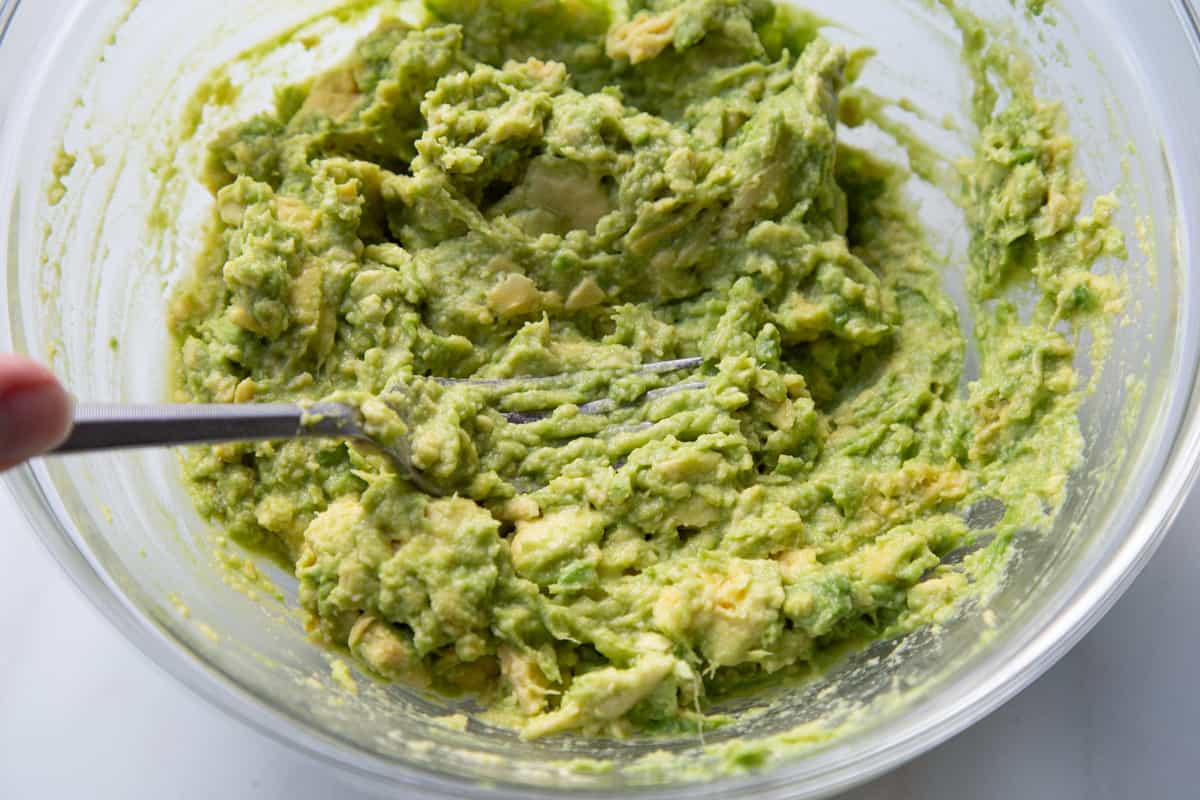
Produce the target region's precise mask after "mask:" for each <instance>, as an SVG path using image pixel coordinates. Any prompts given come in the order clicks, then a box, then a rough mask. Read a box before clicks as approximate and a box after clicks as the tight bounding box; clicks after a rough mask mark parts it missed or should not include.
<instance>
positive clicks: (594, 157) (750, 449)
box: [172, 0, 1124, 737]
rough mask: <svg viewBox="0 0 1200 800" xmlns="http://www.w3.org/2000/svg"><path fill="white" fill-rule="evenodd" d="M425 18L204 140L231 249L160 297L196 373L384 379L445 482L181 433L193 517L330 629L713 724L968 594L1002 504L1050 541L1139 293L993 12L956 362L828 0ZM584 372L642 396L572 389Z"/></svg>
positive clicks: (572, 717)
mask: <svg viewBox="0 0 1200 800" xmlns="http://www.w3.org/2000/svg"><path fill="white" fill-rule="evenodd" d="M946 5H947V6H949V3H948V2H947V3H946ZM951 10H952V11H954V9H953V8H952V7H951ZM429 12H430V15H429V16H430V19H429V21H428V24H426V25H424V26H422V27H417V28H413V27H409V26H408V25H406V24H403V23H400V22H388V23H385V24H384V25H382V26H381V27H380V28H379V29H378V30H377V31H376V32H374V33H373V34H371V35H370V36H368V37H367V38H365V39H364V40H363V41H361V42H360V43H359V44H358V45H357V47H356V48H355V51H354V53H353V55H352V56H350V57H349V58H348V60H347V61H346V62H345V63H344V64H343V65H341V66H340V67H338V68H336V69H333V70H332V71H329V72H326V73H324V74H321V75H318V76H316V77H315V78H313V79H312V80H311V81H309V82H307V83H305V84H303V85H297V86H287V87H282V88H281V89H280V90H279V91H278V94H277V103H276V107H275V108H274V109H273V110H272V111H270V112H269V113H264V114H262V115H260V116H258V117H255V118H253V119H250V120H248V121H246V122H245V123H244V124H241V125H238V126H237V127H235V128H232V129H230V130H228V131H226V132H225V133H224V134H222V135H221V136H220V137H218V139H217V140H216V141H214V142H212V145H211V149H210V158H209V162H208V164H207V166H206V169H205V177H206V180H207V183H208V185H209V186H210V188H211V189H212V191H213V193H214V195H215V197H216V203H215V209H216V211H215V213H216V219H215V221H214V228H213V231H214V232H213V239H212V242H211V246H210V247H209V249H208V252H207V254H206V256H205V258H204V260H203V263H202V264H201V266H200V269H199V272H198V274H197V276H196V278H195V280H194V281H193V283H192V284H191V285H190V286H189V287H188V288H187V289H186V291H184V292H182V293H180V294H179V295H178V296H177V297H176V299H175V301H174V306H173V313H172V319H173V322H172V324H173V332H174V335H175V337H176V341H177V343H178V373H177V378H178V386H179V390H180V393H181V395H182V398H183V399H186V400H189V401H194V402H258V401H284V400H286V401H297V400H306V401H315V400H336V401H341V402H352V403H355V404H357V405H358V406H359V407H361V408H362V409H363V414H364V417H365V418H366V419H367V421H368V423H369V424H371V425H373V426H374V427H375V429H376V430H377V431H379V432H380V435H384V436H397V435H403V436H406V437H408V440H409V441H410V442H411V446H412V453H413V459H414V462H415V463H416V465H417V466H418V467H419V468H420V469H421V471H422V472H423V473H424V474H425V475H426V476H428V477H429V479H430V480H432V481H435V482H437V483H438V484H439V485H442V486H445V487H446V488H447V494H448V496H446V497H432V496H429V495H426V494H424V493H422V492H420V491H418V490H416V489H415V488H414V487H413V486H411V485H409V484H408V483H406V481H405V480H404V479H403V478H402V477H401V476H400V475H398V474H397V471H396V470H395V468H394V467H393V465H392V464H391V463H390V462H389V461H388V460H387V459H386V458H384V457H383V456H381V455H380V454H379V453H376V452H373V451H372V450H370V449H369V448H363V447H358V446H354V445H348V444H346V443H343V442H340V441H335V440H330V441H293V442H286V443H267V444H241V445H223V446H220V447H214V448H205V449H201V450H197V451H195V452H193V453H192V454H190V455H189V456H188V457H187V459H186V465H185V466H186V474H187V479H188V481H189V484H190V487H191V489H192V493H193V496H194V498H195V501H196V503H197V504H198V507H199V509H200V510H201V512H202V513H203V514H205V515H206V516H207V517H208V518H210V519H211V520H212V521H213V522H214V523H215V524H216V525H217V526H219V527H220V528H222V529H224V530H226V531H228V532H229V533H230V534H231V535H232V536H233V537H234V538H235V539H236V540H237V541H239V542H241V543H243V544H245V545H247V546H250V547H254V548H258V549H263V550H267V551H269V552H271V553H273V554H274V555H276V556H277V557H279V558H281V559H283V560H284V561H286V562H287V563H288V564H289V565H292V566H294V569H295V574H296V577H297V579H298V581H299V586H300V601H301V603H302V604H303V607H304V609H305V610H306V612H307V614H308V620H309V625H310V627H311V631H312V634H313V636H314V637H315V638H316V639H317V640H319V641H321V642H323V643H325V644H327V645H329V646H332V647H335V648H339V649H345V650H348V651H349V652H350V653H351V654H353V656H354V657H355V658H356V659H357V661H358V662H359V664H360V665H361V666H362V667H363V668H365V669H367V670H368V671H369V672H371V673H373V674H374V675H376V676H379V677H382V678H385V679H389V680H396V681H403V682H405V683H408V684H410V685H414V686H417V687H429V688H434V689H437V690H439V691H443V692H469V693H473V694H475V695H477V696H478V697H479V698H480V701H481V703H482V704H483V705H484V706H485V707H486V708H487V709H488V714H489V715H490V718H492V719H494V720H497V721H501V722H504V723H506V724H511V725H513V726H515V727H518V728H519V729H520V730H521V731H522V733H523V734H524V735H526V736H530V737H536V736H544V735H549V734H555V733H560V732H564V731H579V732H585V733H611V734H621V733H631V732H632V733H670V732H676V731H688V730H697V729H703V727H704V726H705V725H715V724H719V722H720V718H719V717H716V716H712V715H708V714H706V707H707V706H708V704H709V703H711V701H713V700H714V699H719V698H720V697H722V696H725V695H727V694H728V693H730V692H732V691H735V690H742V689H745V688H746V687H754V686H761V685H764V683H766V682H775V681H781V680H784V679H786V678H788V677H793V676H797V675H802V674H804V673H805V672H806V671H808V670H811V669H813V668H817V667H820V666H821V665H822V664H824V663H827V662H828V661H829V660H830V659H832V658H834V657H835V656H836V655H837V654H838V653H839V652H840V651H842V650H844V648H845V647H846V646H848V645H853V644H855V643H861V642H864V641H870V640H873V639H876V638H879V637H881V636H886V635H892V634H895V633H897V632H901V631H903V630H906V629H910V628H912V627H913V626H916V625H920V624H924V623H927V622H929V621H936V620H938V619H941V618H943V617H944V615H945V614H947V613H949V611H950V609H951V608H952V607H953V606H954V604H955V603H956V601H957V600H958V599H960V598H961V597H962V596H964V594H965V593H966V592H967V591H968V588H969V584H970V583H971V581H972V576H971V575H970V574H969V571H966V570H964V568H963V567H962V564H961V563H959V564H958V565H957V566H954V565H951V564H950V563H945V564H943V563H942V561H943V557H944V556H946V555H947V554H949V553H950V552H951V551H954V550H956V549H957V548H961V547H963V546H965V545H969V544H971V542H972V541H973V539H974V538H975V537H976V536H977V533H978V532H976V531H973V530H971V528H972V527H974V526H969V525H968V523H967V521H966V517H967V516H968V514H967V512H968V509H970V508H971V507H973V506H975V505H976V504H978V503H980V502H990V503H991V504H992V507H993V508H1003V509H1004V513H1003V519H1001V520H999V521H998V522H996V524H995V525H994V526H992V527H991V529H990V531H989V533H990V534H994V535H995V536H996V537H997V538H996V540H995V541H996V543H997V544H996V545H994V547H1000V546H1001V545H1002V543H1003V542H1005V541H1007V537H1008V536H1011V534H1012V533H1013V532H1014V531H1016V530H1018V529H1039V528H1043V527H1045V525H1046V523H1047V521H1048V520H1049V519H1050V518H1051V517H1052V516H1053V514H1054V513H1055V511H1056V509H1057V507H1058V505H1059V503H1060V501H1061V498H1062V493H1063V487H1064V483H1065V481H1066V478H1067V476H1068V473H1069V471H1070V470H1071V469H1072V468H1073V467H1074V466H1075V464H1076V463H1077V461H1078V457H1079V452H1080V448H1081V437H1080V433H1079V427H1078V424H1077V420H1076V409H1077V405H1078V402H1079V398H1078V391H1079V388H1080V387H1079V384H1080V379H1079V377H1078V376H1077V375H1076V372H1075V369H1074V367H1073V362H1074V358H1075V354H1076V347H1077V339H1078V336H1079V333H1080V331H1081V330H1083V328H1084V327H1085V326H1086V325H1088V324H1091V323H1092V322H1099V321H1102V320H1103V318H1104V317H1105V316H1106V315H1107V314H1110V313H1111V312H1113V311H1115V310H1116V309H1117V308H1118V307H1119V304H1120V300H1119V293H1118V292H1117V290H1116V289H1115V288H1114V285H1113V284H1112V283H1111V281H1110V279H1108V278H1103V277H1100V276H1099V275H1098V274H1097V273H1095V272H1093V271H1092V268H1093V266H1094V265H1095V263H1096V261H1097V260H1098V259H1100V258H1101V257H1105V256H1118V257H1119V256H1122V255H1123V253H1124V246H1123V242H1122V238H1121V235H1120V233H1119V232H1118V231H1116V229H1115V228H1113V227H1112V225H1111V224H1110V218H1111V215H1112V213H1113V211H1114V208H1115V201H1114V200H1113V199H1112V198H1109V197H1104V198H1101V199H1100V200H1098V201H1096V204H1095V207H1094V210H1093V211H1092V212H1091V213H1089V214H1084V213H1083V208H1082V195H1083V186H1082V184H1081V182H1080V180H1079V178H1078V175H1077V173H1076V171H1075V168H1074V167H1073V164H1072V158H1073V153H1072V142H1071V139H1070V138H1069V137H1067V136H1066V135H1065V133H1064V130H1065V125H1064V122H1063V119H1062V114H1061V111H1060V110H1059V109H1058V108H1057V107H1056V106H1053V105H1048V104H1043V103H1041V102H1039V101H1038V100H1037V99H1036V98H1035V97H1034V96H1033V94H1032V91H1031V90H1029V88H1028V86H1027V85H1026V84H1025V83H1023V82H1021V81H1019V80H1017V79H1015V78H1012V79H1010V77H1011V76H1010V77H1006V76H1009V72H1007V71H1006V69H1005V66H1006V65H1005V62H1004V60H1003V59H1002V58H1001V57H1000V56H998V55H997V53H996V52H995V51H992V50H989V49H988V48H987V46H986V43H985V42H984V40H983V38H982V36H981V35H979V34H978V31H972V30H971V25H972V24H973V23H972V21H971V19H970V18H969V17H966V16H965V15H963V14H961V13H960V12H957V11H954V13H955V14H956V15H957V16H958V21H959V24H960V25H961V26H962V27H964V29H966V33H967V34H968V35H967V36H966V37H965V38H964V41H965V42H966V43H967V50H968V53H967V55H968V57H969V59H970V61H971V63H972V64H973V65H974V67H975V69H974V72H975V77H976V79H977V82H978V84H979V85H978V87H977V92H976V97H975V117H976V122H977V123H978V125H979V128H980V138H979V142H980V144H979V150H978V153H977V156H976V158H975V159H973V160H972V161H970V162H969V163H966V164H963V165H961V171H962V175H963V177H964V180H963V187H962V190H961V199H962V202H963V205H964V208H965V211H966V217H967V220H968V222H969V224H970V226H971V230H972V246H971V259H970V264H968V265H959V266H960V268H961V269H964V270H966V272H967V275H968V281H967V284H968V290H969V293H970V295H971V298H970V299H971V305H972V309H973V316H974V320H973V326H974V337H975V341H976V346H977V349H978V354H979V360H980V370H979V377H978V379H976V380H972V381H969V382H965V381H964V361H965V353H966V349H967V348H966V341H967V340H966V333H965V332H964V326H963V323H962V321H961V320H960V319H959V315H958V312H957V310H956V307H955V305H954V304H953V303H952V302H951V300H950V299H949V298H948V297H947V296H946V294H945V293H944V292H943V289H942V280H941V275H940V273H939V262H938V258H937V257H936V256H935V254H934V253H932V252H931V251H930V248H929V247H928V245H927V244H926V239H925V237H924V235H923V232H922V230H921V227H920V225H919V224H918V223H917V221H916V217H915V215H914V214H913V213H911V211H910V210H909V204H908V203H906V201H905V198H904V194H903V191H902V187H903V185H904V183H905V182H906V181H907V180H908V179H909V174H908V172H907V170H906V169H905V168H903V167H902V166H900V165H894V164H890V163H887V162H886V161H884V160H881V159H880V158H878V157H876V156H874V155H872V154H870V153H868V152H864V151H860V150H855V149H853V148H850V147H847V146H845V145H843V144H839V137H838V125H839V122H838V120H839V98H841V97H842V96H843V94H845V96H846V97H847V98H848V99H849V98H850V97H851V94H849V93H848V90H849V87H848V84H849V79H848V78H849V77H852V76H853V74H854V73H855V72H856V69H857V68H856V66H855V62H854V60H853V59H851V58H850V57H849V56H848V55H847V53H846V52H845V51H844V50H843V49H841V48H840V47H838V46H834V45H832V44H830V43H829V42H828V41H826V40H825V39H823V38H821V37H820V36H819V35H818V31H817V26H816V24H815V22H814V20H813V19H812V18H810V17H808V16H806V15H804V14H802V13H799V12H796V11H795V10H785V9H784V8H782V7H778V6H776V5H774V4H772V3H771V2H769V1H768V0H651V1H650V2H634V3H630V4H628V6H626V5H625V4H621V5H620V6H615V7H614V8H609V7H608V6H606V5H602V4H597V3H593V2H589V0H563V2H550V3H536V4H532V5H529V4H525V3H522V2H519V0H509V1H508V2H500V3H494V2H472V0H437V1H436V2H433V3H432V5H431V6H430V8H429ZM1013 74H1016V73H1013ZM996 81H1000V82H1002V83H1003V86H1002V87H1001V88H1003V89H1005V90H1007V91H1005V92H1002V91H998V90H997V89H996V88H994V87H993V83H994V82H996ZM1001 94H1007V95H1011V99H1010V100H1009V99H1006V103H1005V105H1004V106H1003V108H1001V106H1000V104H999V102H998V101H997V97H998V96H1000V95H1001ZM860 99H861V98H860ZM856 109H857V110H856V111H853V112H848V111H847V109H846V108H843V109H841V110H842V112H843V113H842V116H843V117H845V118H847V120H848V121H849V119H850V118H851V117H856V119H854V120H853V121H854V122H855V123H858V122H862V121H863V120H862V119H858V118H857V117H861V114H860V113H858V112H860V111H861V110H862V104H861V103H859V104H858V105H857V106H856ZM1015 295H1023V296H1025V297H1029V296H1031V295H1032V296H1033V297H1034V298H1035V302H1034V304H1033V311H1032V312H1031V313H1025V314H1022V313H1019V312H1018V306H1017V305H1016V303H1015V302H1014V301H1013V300H1011V299H1010V298H1011V297H1013V296H1015ZM696 356H699V357H702V358H703V360H704V364H703V366H702V367H700V368H698V369H695V370H691V371H689V372H687V373H684V374H670V375H658V376H644V375H638V374H636V373H635V372H634V371H633V369H634V368H635V367H636V366H637V365H639V364H643V363H647V362H652V361H660V360H664V359H675V358H684V357H696ZM566 373H570V374H574V375H576V378H575V379H573V380H564V381H558V382H555V381H545V380H538V378H539V377H544V376H556V375H563V374H566ZM429 376H438V377H448V378H480V379H493V380H494V379H511V380H507V381H502V382H499V383H493V384H490V385H470V384H450V385H446V384H443V383H439V382H435V381H431V380H428V378H429ZM680 382H685V383H692V384H696V387H695V388H692V389H690V390H687V391H682V392H677V393H673V394H668V395H665V396H655V395H652V396H651V398H652V399H646V393H647V392H648V391H650V390H652V389H656V388H660V387H662V386H666V385H671V384H676V383H680ZM596 397H613V398H614V399H615V400H616V401H617V403H616V405H617V408H616V410H615V411H613V412H612V413H611V414H609V415H606V416H593V415H586V414H580V413H578V405H579V404H581V403H583V402H586V401H587V400H591V399H595V398H596ZM547 405H556V406H559V410H558V411H557V412H556V413H554V414H552V415H550V416H547V417H545V418H539V419H534V421H532V422H528V423H527V424H513V423H511V422H509V421H508V420H507V419H506V418H505V417H504V416H502V412H504V411H512V410H529V409H535V408H544V407H546V406H547ZM997 501H998V502H997ZM1001 504H1002V505H1001Z"/></svg>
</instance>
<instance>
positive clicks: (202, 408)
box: [52, 403, 356, 453]
mask: <svg viewBox="0 0 1200 800" xmlns="http://www.w3.org/2000/svg"><path fill="white" fill-rule="evenodd" d="M355 422H356V415H355V412H354V410H353V409H351V408H349V407H347V406H341V405H336V404H330V403H324V404H319V405H315V406H312V407H311V408H307V409H306V408H302V407H300V406H298V405H292V404H288V403H262V404H257V405H256V404H242V403H237V404H234V403H230V404H203V405H168V404H161V405H110V404H102V403H83V404H80V405H79V406H77V407H76V409H75V426H74V428H73V429H72V430H71V434H70V435H69V436H68V437H67V440H66V441H65V442H63V443H62V444H61V445H60V446H59V447H57V448H56V449H55V450H53V451H52V452H54V453H83V452H91V451H95V450H115V449H123V448H134V447H155V446H161V445H182V444H215V443H219V442H243V441H263V440H282V439H295V438H298V437H310V436H337V435H339V434H340V435H346V432H347V431H350V430H352V429H353V427H354V425H355Z"/></svg>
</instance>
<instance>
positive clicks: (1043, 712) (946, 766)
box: [0, 487, 1200, 800]
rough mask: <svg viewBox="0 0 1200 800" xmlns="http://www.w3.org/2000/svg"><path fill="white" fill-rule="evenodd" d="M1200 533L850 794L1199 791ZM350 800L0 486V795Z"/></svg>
mask: <svg viewBox="0 0 1200 800" xmlns="http://www.w3.org/2000/svg"><path fill="white" fill-rule="evenodd" d="M1197 523H1200V493H1196V494H1193V496H1192V499H1191V501H1190V502H1189V503H1188V506H1187V507H1186V508H1185V509H1184V512H1183V514H1182V515H1181V517H1180V519H1179V521H1178V522H1177V523H1176V525H1175V528H1174V530H1173V531H1172V533H1171V536H1170V538H1169V539H1168V540H1167V543H1166V544H1165V545H1164V546H1163V548H1162V549H1161V550H1160V551H1159V553H1158V555H1157V557H1156V558H1155V559H1154V561H1153V562H1152V563H1151V565H1150V566H1149V567H1148V568H1147V570H1146V571H1145V572H1144V573H1143V574H1142V576H1141V577H1140V578H1139V579H1138V581H1137V583H1135V584H1134V586H1133V588H1132V589H1131V590H1130V591H1129V593H1128V594H1127V595H1126V596H1125V597H1124V598H1123V599H1122V600H1121V602H1120V603H1119V604H1118V605H1117V607H1116V608H1115V609H1114V610H1113V612H1112V613H1110V614H1109V615H1108V617H1106V618H1105V619H1104V621H1103V622H1101V623H1100V625H1099V626H1098V627H1097V628H1096V629H1095V631H1093V632H1092V633H1091V634H1090V635H1089V636H1088V637H1087V638H1086V639H1085V640H1084V641H1083V642H1082V644H1080V645H1079V646H1078V647H1077V648H1076V649H1075V650H1074V651H1073V652H1072V653H1071V654H1070V655H1069V656H1067V658H1066V659H1064V660H1063V661H1062V662H1061V663H1059V664H1058V666H1056V667H1055V668H1054V669H1053V670H1051V671H1050V672H1049V673H1048V674H1047V675H1046V676H1044V677H1043V678H1042V679H1041V680H1039V681H1038V682H1037V683H1035V684H1034V685H1033V686H1032V687H1030V688H1029V689H1028V690H1026V691H1025V692H1024V693H1023V694H1022V695H1020V696H1019V697H1017V698H1016V699H1015V700H1013V701H1012V702H1010V703H1009V704H1008V705H1006V706H1005V707H1004V708H1002V709H1001V710H1000V711H998V712H997V713H995V714H993V715H992V716H991V717H989V718H988V719H987V720H985V721H984V722H983V723H981V724H980V725H978V726H976V727H974V728H972V729H971V730H969V731H967V732H966V733H964V734H962V735H960V736H958V737H957V738H955V739H953V740H951V741H950V742H949V743H947V744H945V745H943V746H942V747H941V748H939V749H937V750H935V751H934V752H933V753H931V754H929V755H927V756H925V757H924V758H922V759H920V760H918V761H917V762H915V763H913V764H911V765H909V766H907V767H904V768H902V769H901V770H899V771H898V772H895V773H893V774H891V775H889V776H887V777H886V778H883V779H881V780H879V781H877V782H875V783H873V784H871V785H870V786H868V787H866V788H865V789H862V790H860V791H857V792H854V793H853V794H851V795H849V797H850V798H853V800H901V799H903V800H907V799H908V798H913V799H914V800H940V799H941V798H945V799H946V800H951V799H953V800H966V799H967V798H973V799H974V800H991V798H1021V799H1022V800H1036V799H1038V798H1054V800H1073V799H1074V798H1080V799H1081V800H1082V799H1083V798H1086V799H1087V800H1110V798H1111V800H1129V799H1130V798H1137V799H1138V800H1142V799H1145V800H1150V799H1151V798H1153V799H1154V800H1158V798H1195V797H1198V796H1200V787H1198V786H1197V785H1196V781H1195V777H1194V776H1195V774H1196V761H1197V759H1200V691H1197V686H1196V680H1195V676H1196V673H1197V667H1198V665H1200V638H1198V637H1197V635H1196V631H1197V628H1198V627H1200V626H1198V624H1197V614H1196V611H1197V608H1198V607H1200V599H1198V598H1197V587H1200V540H1198V539H1197V537H1196V536H1195V535H1194V531H1195V529H1196V525H1197ZM352 796H353V795H352V793H351V791H350V790H349V789H348V788H347V787H345V786H344V785H342V784H341V783H340V782H339V781H338V780H337V779H336V778H335V777H333V776H332V775H329V774H328V773H326V772H324V771H323V770H322V769H320V768H319V767H316V766H314V765H312V764H310V763H308V762H307V761H306V760H305V759H304V758H303V757H301V756H300V755H298V754H296V753H294V752H292V751H291V750H289V749H288V748H286V747H285V746H283V745H280V744H277V743H276V742H274V741H272V740H270V739H267V738H266V737H263V736H261V735H259V734H257V733H255V732H253V731H251V730H249V729H247V728H245V727H243V726H242V725H240V724H239V723H236V722H234V721H232V720H229V719H227V718H225V717H224V716H222V715H221V714H220V713H219V712H217V711H216V710H215V709H213V708H210V707H209V706H208V705H206V704H205V703H203V702H202V701H200V700H199V699H197V698H195V697H193V696H192V695H191V694H190V693H188V692H187V690H185V689H183V688H182V687H181V686H179V685H178V684H176V683H175V682H174V680H173V679H171V678H169V677H168V676H167V675H165V674H164V673H162V672H161V671H159V670H158V669H157V668H156V667H155V666H153V665H152V664H150V663H149V662H148V661H146V660H144V659H143V657H142V656H141V654H140V653H138V652H137V651H136V650H134V648H133V647H132V645H129V644H127V643H126V642H125V641H124V640H123V639H121V638H120V637H119V636H118V635H117V633H116V632H115V630H113V629H112V628H111V627H110V626H109V624H108V623H107V622H106V621H105V620H104V619H103V618H102V617H101V616H100V615H99V613H98V612H96V611H95V610H94V609H93V608H92V607H91V606H90V605H89V604H88V603H87V602H86V601H85V600H84V599H83V598H82V596H81V595H80V594H79V592H78V591H77V590H76V589H75V587H74V586H73V585H72V584H71V582H70V581H69V579H68V578H67V577H66V576H65V575H64V574H63V573H61V571H60V570H59V569H58V566H57V565H56V564H54V563H53V561H52V560H51V558H50V556H49V555H48V554H47V553H46V551H45V550H44V549H43V548H42V546H41V544H40V543H39V542H38V541H37V540H36V539H35V538H34V534H33V532H32V531H31V530H29V528H28V526H27V525H26V523H25V521H24V520H23V519H22V518H21V516H20V515H19V513H18V511H17V509H16V508H15V506H14V504H13V502H12V499H11V497H10V495H9V494H8V492H7V490H6V489H4V488H3V487H0V798H58V797H72V798H73V797H89V798H97V799H98V800H105V799H107V798H142V797H148V798H155V799H156V800H159V799H161V800H167V798H184V799H185V800H191V798H204V799H205V800H207V799H208V798H216V797H226V798H243V797H264V798H282V797H286V798H289V800H308V798H332V797H337V798H350V797H352ZM394 800H408V798H399V797H394Z"/></svg>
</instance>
